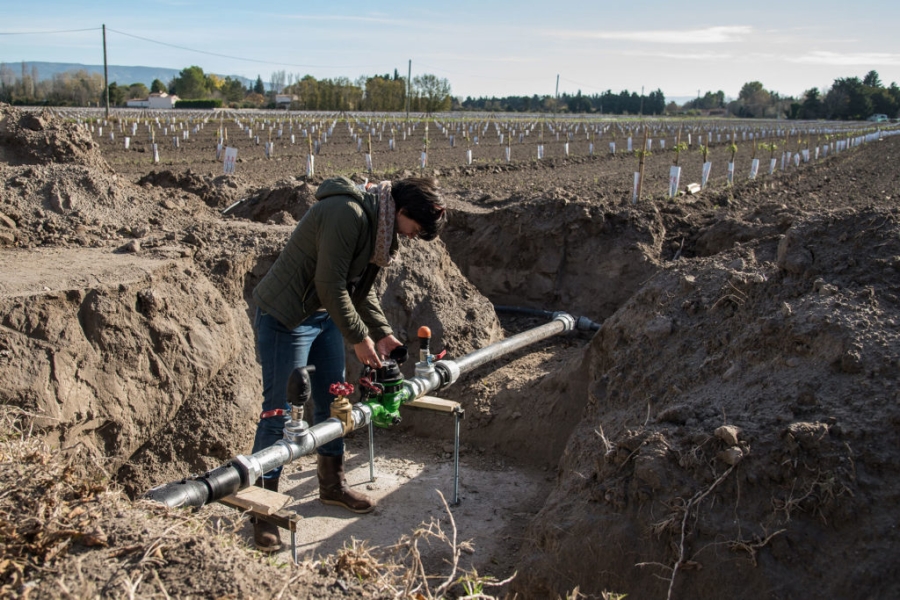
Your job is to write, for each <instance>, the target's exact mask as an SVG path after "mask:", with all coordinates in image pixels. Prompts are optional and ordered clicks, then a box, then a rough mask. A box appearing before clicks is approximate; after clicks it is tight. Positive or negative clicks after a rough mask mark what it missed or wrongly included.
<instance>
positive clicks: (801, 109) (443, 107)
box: [0, 62, 900, 120]
mask: <svg viewBox="0 0 900 600" xmlns="http://www.w3.org/2000/svg"><path fill="white" fill-rule="evenodd" d="M159 92H168V93H169V94H176V95H178V97H179V98H181V99H182V100H192V101H193V100H205V101H210V100H216V101H220V102H221V103H222V105H223V106H228V107H231V108H267V107H268V108H275V107H276V106H284V107H289V108H291V109H295V110H329V111H357V110H361V111H379V112H396V111H403V110H406V109H407V108H408V109H409V110H411V111H414V112H425V113H433V112H441V111H448V110H471V111H494V112H567V113H577V114H588V113H594V114H609V115H663V114H687V115H692V114H698V115H699V114H719V115H723V116H724V115H734V116H736V117H743V118H767V119H774V118H789V119H842V120H863V119H867V118H868V117H870V116H872V115H873V114H884V115H887V117H888V118H897V117H898V116H900V87H898V86H897V84H896V83H891V84H890V85H889V86H885V85H883V84H882V83H881V79H880V77H879V75H878V72H877V71H869V72H868V73H866V75H865V77H863V78H862V79H860V78H858V77H841V78H838V79H835V80H834V83H833V84H832V86H831V87H830V88H829V89H828V90H827V91H824V92H822V91H820V90H818V89H816V88H812V89H809V90H807V91H806V92H804V94H803V97H802V98H800V99H795V98H793V97H790V96H781V95H780V94H778V93H777V92H774V91H771V90H767V89H765V86H763V84H762V83H761V82H759V81H750V82H747V83H745V84H744V85H743V86H742V87H741V90H740V93H739V94H738V97H737V99H735V100H732V101H730V102H726V99H725V93H724V92H722V91H721V90H719V91H717V92H712V91H708V92H706V93H705V94H704V95H702V96H700V95H699V93H698V96H697V98H696V99H693V100H690V101H688V102H686V103H684V104H683V105H681V106H678V105H677V104H676V103H674V102H670V103H669V104H666V99H665V95H664V94H663V92H662V90H656V91H654V92H650V93H649V94H647V95H644V94H638V93H637V92H629V91H628V90H624V91H621V92H618V93H614V92H613V91H612V90H607V91H605V92H603V93H601V94H592V95H584V94H582V93H581V91H580V90H579V91H578V92H577V93H576V94H574V95H572V94H568V93H563V94H562V95H559V96H550V95H542V96H539V95H536V94H535V95H532V96H505V97H500V98H498V97H490V98H488V97H478V98H472V97H467V98H466V99H465V100H462V101H460V100H457V99H454V98H453V97H452V96H451V89H450V82H449V81H447V80H446V79H441V78H439V77H436V76H435V75H430V74H425V75H419V76H416V77H413V78H412V81H411V82H408V81H407V79H406V78H405V77H401V76H400V74H399V73H398V72H397V70H396V69H395V70H394V73H393V74H384V75H374V76H365V75H363V76H360V77H359V78H357V79H356V80H355V81H351V80H350V79H348V78H346V77H337V78H334V79H316V78H315V77H313V76H312V75H304V76H300V75H295V74H288V73H286V72H285V71H276V72H274V73H272V75H271V77H270V79H269V82H268V85H266V84H265V83H264V82H263V79H262V77H261V76H257V78H256V81H255V82H254V83H253V84H252V85H249V86H245V85H244V84H243V83H242V80H240V79H238V78H234V77H219V76H218V75H214V74H207V73H204V72H203V69H201V68H200V67H198V66H191V67H187V68H186V69H182V70H181V71H180V72H179V73H178V75H177V76H175V77H174V78H172V80H171V81H169V82H168V83H164V82H162V81H160V80H159V79H156V80H154V81H153V82H152V83H151V85H150V88H149V89H148V88H147V86H146V85H144V84H143V83H131V84H127V85H126V84H119V83H118V82H112V83H110V84H109V101H110V105H112V106H125V105H126V104H127V102H128V101H129V100H133V99H143V98H147V96H148V95H149V94H151V93H159ZM277 95H282V96H283V98H286V99H287V102H285V103H276V96H277ZM0 102H7V103H9V104H20V105H42V104H43V105H52V106H102V105H103V104H104V102H105V98H104V90H103V77H102V76H101V75H99V74H96V73H88V72H87V71H86V70H78V71H69V72H65V73H57V74H54V75H53V76H52V77H51V78H49V79H44V80H41V79H40V77H39V74H38V71H37V67H36V66H34V65H32V66H30V67H28V66H27V63H24V62H23V63H21V65H20V66H18V68H16V67H14V66H11V65H9V64H6V63H2V62H0Z"/></svg>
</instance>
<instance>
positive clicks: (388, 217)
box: [368, 181, 397, 267]
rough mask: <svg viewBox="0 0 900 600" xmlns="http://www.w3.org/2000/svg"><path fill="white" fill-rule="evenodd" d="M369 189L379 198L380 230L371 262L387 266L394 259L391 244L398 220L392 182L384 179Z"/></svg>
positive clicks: (376, 236) (378, 225) (376, 237)
mask: <svg viewBox="0 0 900 600" xmlns="http://www.w3.org/2000/svg"><path fill="white" fill-rule="evenodd" d="M368 191H369V192H370V193H373V194H375V196H376V197H377V198H378V224H377V227H378V231H377V232H376V234H375V251H374V252H373V253H372V259H371V260H370V261H369V262H370V263H373V264H376V265H378V266H379V267H387V266H388V265H389V264H391V261H392V260H393V259H394V256H393V255H392V254H391V244H392V243H393V241H394V223H395V222H396V220H397V208H396V206H395V205H394V197H393V196H392V195H391V182H390V181H382V182H381V183H379V184H378V185H372V186H369V189H368Z"/></svg>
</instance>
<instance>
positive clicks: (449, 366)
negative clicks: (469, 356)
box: [434, 360, 461, 388]
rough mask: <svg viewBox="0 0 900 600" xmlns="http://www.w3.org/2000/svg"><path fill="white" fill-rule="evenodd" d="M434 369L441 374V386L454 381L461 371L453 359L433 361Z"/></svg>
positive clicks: (446, 385) (451, 383) (448, 384)
mask: <svg viewBox="0 0 900 600" xmlns="http://www.w3.org/2000/svg"><path fill="white" fill-rule="evenodd" d="M434 369H435V371H437V372H438V373H439V374H440V376H441V388H445V387H448V386H450V385H453V384H454V383H456V380H457V379H459V375H460V373H461V370H460V368H459V365H458V364H457V363H456V361H453V360H439V361H437V362H436V363H434Z"/></svg>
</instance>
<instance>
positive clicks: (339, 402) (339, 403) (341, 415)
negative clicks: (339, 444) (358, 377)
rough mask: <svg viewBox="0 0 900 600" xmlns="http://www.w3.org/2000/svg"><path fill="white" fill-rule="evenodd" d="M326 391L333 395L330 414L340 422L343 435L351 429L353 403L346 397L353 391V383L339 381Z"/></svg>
mask: <svg viewBox="0 0 900 600" xmlns="http://www.w3.org/2000/svg"><path fill="white" fill-rule="evenodd" d="M328 393H329V394H331V395H332V396H334V397H335V398H334V401H333V402H332V403H331V416H332V418H335V419H337V420H338V421H340V422H341V424H342V425H343V428H344V435H347V434H348V433H350V432H351V431H353V405H352V404H350V399H349V398H348V397H347V396H349V395H350V394H352V393H353V384H352V383H344V382H342V381H339V382H337V383H332V384H331V385H330V386H329V387H328Z"/></svg>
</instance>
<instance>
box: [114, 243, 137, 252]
mask: <svg viewBox="0 0 900 600" xmlns="http://www.w3.org/2000/svg"><path fill="white" fill-rule="evenodd" d="M140 251H141V243H140V242H139V241H137V240H131V241H130V242H128V243H127V244H125V245H124V246H120V247H119V248H118V249H117V250H116V252H121V253H129V254H134V253H136V252H140Z"/></svg>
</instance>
